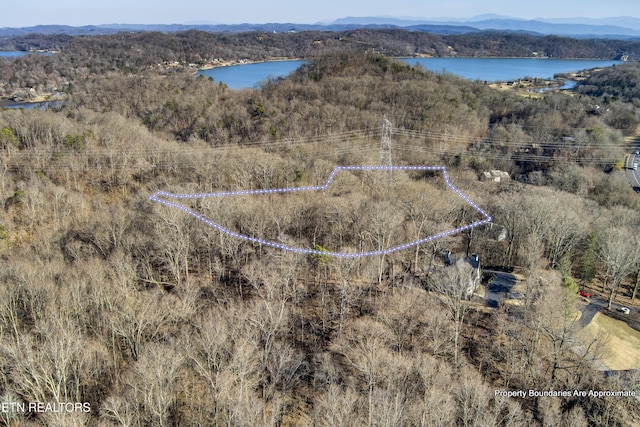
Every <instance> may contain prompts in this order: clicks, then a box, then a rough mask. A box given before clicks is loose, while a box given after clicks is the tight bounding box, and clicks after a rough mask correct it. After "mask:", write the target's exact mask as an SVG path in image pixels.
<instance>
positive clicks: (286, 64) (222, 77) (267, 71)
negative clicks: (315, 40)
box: [198, 60, 309, 89]
mask: <svg viewBox="0 0 640 427" xmlns="http://www.w3.org/2000/svg"><path fill="white" fill-rule="evenodd" d="M306 62H309V61H303V60H291V61H269V62H257V63H254V64H239V65H229V66H228V67H215V68H211V69H209V70H200V71H198V75H203V76H207V77H212V78H213V80H214V81H215V82H223V83H224V84H226V85H227V86H229V87H230V88H231V89H245V88H252V87H254V86H256V85H257V84H259V83H260V82H262V81H264V80H265V79H267V78H269V77H284V76H287V75H289V73H291V72H292V71H293V70H295V69H296V68H298V67H300V66H301V65H302V64H304V63H306Z"/></svg>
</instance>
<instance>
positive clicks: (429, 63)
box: [400, 58, 621, 82]
mask: <svg viewBox="0 0 640 427" xmlns="http://www.w3.org/2000/svg"><path fill="white" fill-rule="evenodd" d="M400 59H401V60H402V61H404V62H406V63H407V64H410V65H416V64H420V65H421V66H422V67H423V68H424V69H427V70H431V71H434V72H436V73H449V74H454V75H456V76H459V77H462V78H465V79H469V80H482V81H491V82H494V81H510V80H517V79H521V78H524V77H539V78H541V79H550V78H553V75H554V74H557V73H571V72H575V71H580V70H585V69H588V68H596V67H608V66H611V65H614V64H619V63H620V62H621V61H603V60H591V59H550V58H549V59H546V58H545V59H543V58H400Z"/></svg>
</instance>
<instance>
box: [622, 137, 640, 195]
mask: <svg viewBox="0 0 640 427" xmlns="http://www.w3.org/2000/svg"><path fill="white" fill-rule="evenodd" d="M630 142H631V144H632V146H633V148H632V150H633V151H632V152H631V154H629V157H628V158H627V164H625V169H626V174H627V179H628V180H629V182H630V183H631V185H632V186H633V189H634V190H635V191H636V192H639V193H640V169H638V170H633V164H634V163H638V164H640V155H638V154H636V151H638V150H640V138H638V137H636V138H633V139H631V140H630Z"/></svg>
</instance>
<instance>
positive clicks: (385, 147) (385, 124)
mask: <svg viewBox="0 0 640 427" xmlns="http://www.w3.org/2000/svg"><path fill="white" fill-rule="evenodd" d="M380 166H386V167H388V168H389V181H392V180H393V169H391V167H392V166H393V164H392V163H391V122H390V121H389V119H387V117H386V116H385V117H384V119H383V120H382V141H381V142H380Z"/></svg>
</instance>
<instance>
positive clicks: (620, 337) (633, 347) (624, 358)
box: [582, 313, 640, 370]
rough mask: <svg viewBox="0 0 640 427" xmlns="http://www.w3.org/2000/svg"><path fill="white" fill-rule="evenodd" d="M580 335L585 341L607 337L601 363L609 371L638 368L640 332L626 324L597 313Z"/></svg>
mask: <svg viewBox="0 0 640 427" xmlns="http://www.w3.org/2000/svg"><path fill="white" fill-rule="evenodd" d="M582 333H583V334H584V336H583V338H585V339H593V338H595V337H603V336H606V337H607V344H606V346H605V349H604V354H603V356H602V357H601V361H602V363H604V364H605V365H607V366H608V367H609V368H610V369H614V370H624V369H638V368H640V332H638V331H636V330H634V329H633V328H631V327H629V326H628V325H627V324H626V323H624V322H622V321H620V320H616V319H613V318H611V317H608V316H605V315H603V314H602V313H597V314H596V315H595V316H594V317H593V320H592V321H591V323H589V325H588V326H587V327H586V328H584V330H583V331H582ZM585 342H586V341H585Z"/></svg>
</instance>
